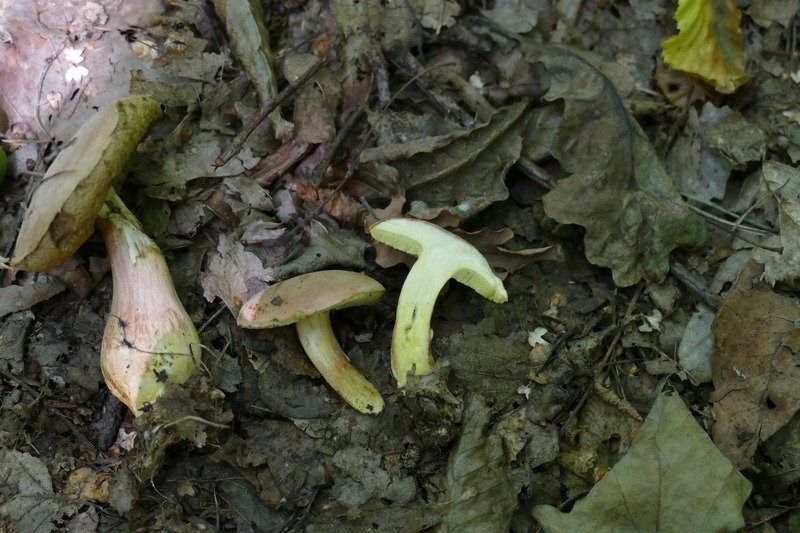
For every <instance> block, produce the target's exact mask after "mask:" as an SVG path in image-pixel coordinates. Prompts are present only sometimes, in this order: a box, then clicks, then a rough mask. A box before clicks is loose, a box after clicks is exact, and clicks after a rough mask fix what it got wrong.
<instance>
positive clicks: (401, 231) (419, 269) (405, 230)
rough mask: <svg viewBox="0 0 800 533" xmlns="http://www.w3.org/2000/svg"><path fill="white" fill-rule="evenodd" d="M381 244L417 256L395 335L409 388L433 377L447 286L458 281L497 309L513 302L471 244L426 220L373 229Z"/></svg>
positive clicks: (399, 375)
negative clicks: (413, 380) (438, 313)
mask: <svg viewBox="0 0 800 533" xmlns="http://www.w3.org/2000/svg"><path fill="white" fill-rule="evenodd" d="M369 232H370V234H371V235H372V237H373V238H375V239H376V240H378V241H380V242H382V243H384V244H388V245H389V246H391V247H392V248H397V249H398V250H400V251H402V252H405V253H407V254H411V255H415V256H417V261H416V262H415V263H414V266H412V267H411V270H410V272H409V273H408V277H407V278H406V280H405V282H404V283H403V288H402V289H401V290H400V298H399V300H398V302H397V316H396V318H395V325H394V333H393V334H392V374H394V377H395V379H396V380H397V386H398V387H401V388H402V387H405V385H406V381H407V377H408V375H409V374H412V375H416V376H421V375H425V374H430V373H431V372H432V371H433V355H432V354H431V338H432V336H433V334H432V332H431V325H430V324H431V316H432V315H433V307H434V305H435V304H436V299H437V297H438V296H439V292H441V290H442V288H443V287H444V284H445V283H447V281H448V280H449V279H455V280H456V281H459V282H461V283H463V284H464V285H466V286H467V287H470V288H472V289H474V290H475V291H476V292H477V293H478V294H480V295H481V296H483V297H484V298H488V299H489V300H491V301H493V302H497V303H503V302H506V301H508V294H507V293H506V290H505V288H504V287H503V282H502V281H501V280H500V278H498V277H497V276H496V275H495V274H494V272H492V268H491V267H490V266H489V263H487V262H486V259H485V258H484V257H483V256H482V255H481V253H480V252H479V251H478V250H477V249H476V248H475V247H474V246H472V245H471V244H469V243H468V242H467V241H465V240H463V239H461V238H460V237H458V236H456V235H454V234H452V233H450V232H449V231H447V230H445V229H442V228H440V227H439V226H436V225H434V224H431V223H429V222H425V221H423V220H414V219H410V218H393V219H389V220H383V221H381V222H378V223H376V224H373V225H372V226H371V227H370V229H369Z"/></svg>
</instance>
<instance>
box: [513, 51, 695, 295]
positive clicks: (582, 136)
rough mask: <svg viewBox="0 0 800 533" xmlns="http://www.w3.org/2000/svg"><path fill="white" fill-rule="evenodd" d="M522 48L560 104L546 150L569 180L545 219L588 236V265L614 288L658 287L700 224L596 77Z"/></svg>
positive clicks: (557, 57) (550, 196) (549, 202)
mask: <svg viewBox="0 0 800 533" xmlns="http://www.w3.org/2000/svg"><path fill="white" fill-rule="evenodd" d="M521 44H522V45H523V50H524V52H525V54H526V57H527V59H528V60H529V61H531V62H539V63H541V64H542V65H543V66H544V68H545V71H546V72H545V75H544V76H543V79H544V80H545V81H546V82H548V83H549V88H548V91H547V94H546V95H545V96H544V98H545V100H547V101H552V102H555V101H556V100H563V119H562V120H561V122H560V123H559V124H558V126H557V128H556V130H555V131H554V132H553V134H552V136H551V138H550V139H549V141H548V142H549V143H550V145H549V146H548V147H547V149H548V151H549V153H551V154H552V155H553V157H555V158H556V159H557V160H558V162H559V164H560V165H561V167H562V169H563V170H564V171H565V172H567V173H569V175H568V176H567V177H565V178H563V179H561V180H559V182H558V184H557V185H556V187H555V188H554V189H553V190H552V191H550V192H549V193H547V194H546V195H545V196H544V197H543V198H542V200H543V202H544V209H545V212H546V213H547V215H548V216H549V217H551V218H553V219H555V220H556V221H557V222H560V223H562V224H579V225H581V226H583V227H585V228H586V236H585V237H584V245H585V248H586V257H587V259H589V261H590V262H591V263H592V264H595V265H599V266H604V267H608V268H610V269H611V270H612V273H613V276H614V283H616V284H617V285H618V286H620V287H627V286H630V285H633V284H634V283H637V282H638V281H639V280H641V279H642V278H644V279H646V280H653V279H656V280H658V279H662V278H663V277H664V276H665V275H666V274H667V271H668V270H669V254H670V252H671V251H672V250H673V249H675V248H678V247H681V246H695V245H698V244H700V243H702V242H703V241H704V240H705V223H704V222H703V220H702V219H700V218H699V217H698V216H697V215H695V214H693V213H692V212H691V211H690V210H689V208H688V207H687V205H686V204H685V202H684V201H683V200H682V199H681V196H680V194H679V193H678V191H677V189H676V188H675V185H674V183H673V182H672V179H671V178H670V176H669V175H668V174H667V172H666V170H665V169H664V166H663V165H662V163H661V161H660V160H659V159H658V156H657V155H656V152H655V150H654V148H653V146H652V145H651V144H650V141H649V140H648V138H647V135H645V133H644V131H643V130H642V128H641V127H640V126H639V124H638V123H637V122H636V121H635V120H634V119H633V118H632V117H630V116H629V114H628V112H627V111H626V110H625V107H624V105H623V104H622V101H621V100H620V98H619V96H618V94H617V92H616V90H615V89H614V86H613V85H612V84H611V82H610V81H609V80H608V79H607V78H606V77H605V76H604V75H603V74H602V73H601V72H600V71H598V70H597V69H595V68H594V67H592V66H591V65H590V64H589V63H587V62H585V61H584V60H583V59H581V58H579V57H578V56H576V55H575V54H573V53H571V52H569V51H567V50H563V49H560V48H557V47H554V46H549V45H542V44H540V43H536V42H534V41H529V40H524V41H521ZM554 105H556V106H562V104H561V103H556V104H554ZM539 142H540V141H539Z"/></svg>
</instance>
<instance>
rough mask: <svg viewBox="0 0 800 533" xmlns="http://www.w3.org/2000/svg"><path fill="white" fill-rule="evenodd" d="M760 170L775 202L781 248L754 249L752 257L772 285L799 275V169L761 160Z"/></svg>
mask: <svg viewBox="0 0 800 533" xmlns="http://www.w3.org/2000/svg"><path fill="white" fill-rule="evenodd" d="M761 172H762V174H763V176H764V182H765V183H766V185H767V189H768V190H769V191H770V192H771V193H772V194H773V195H774V196H775V200H777V203H778V223H779V225H780V232H781V235H780V244H779V247H780V249H781V251H780V252H776V251H773V249H766V248H756V249H754V251H753V258H754V259H755V260H756V261H758V262H759V263H762V264H763V265H764V279H765V280H767V281H768V282H770V283H771V284H772V285H775V283H776V282H778V281H784V280H794V279H797V278H798V277H800V171H798V170H797V169H796V168H793V167H790V166H787V165H783V164H781V163H777V162H775V161H765V162H764V166H763V167H762V169H761ZM776 244H777V243H776Z"/></svg>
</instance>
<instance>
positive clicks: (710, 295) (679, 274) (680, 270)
mask: <svg viewBox="0 0 800 533" xmlns="http://www.w3.org/2000/svg"><path fill="white" fill-rule="evenodd" d="M669 273H670V274H672V277H674V278H675V279H677V280H678V281H679V282H680V283H681V284H682V285H683V286H684V287H686V289H688V291H689V292H691V293H692V294H694V295H695V296H697V297H698V298H700V299H701V300H703V302H705V303H706V304H707V305H708V306H709V307H711V308H712V309H713V310H714V311H718V310H719V308H720V307H722V298H721V297H720V295H719V294H716V293H714V292H712V291H711V290H709V289H708V288H707V287H706V286H705V285H703V284H702V283H700V282H699V281H698V280H697V279H695V277H694V276H692V274H691V273H690V272H689V270H688V269H687V268H686V267H685V266H683V265H682V264H680V263H672V264H671V265H670V267H669Z"/></svg>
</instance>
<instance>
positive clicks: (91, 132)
mask: <svg viewBox="0 0 800 533" xmlns="http://www.w3.org/2000/svg"><path fill="white" fill-rule="evenodd" d="M159 118H161V107H160V106H159V105H158V103H157V102H156V101H155V100H153V99H152V98H150V97H149V96H130V97H128V98H123V99H122V100H119V101H117V102H116V103H115V104H114V105H110V106H107V107H104V108H103V109H101V110H100V111H98V112H97V113H96V114H95V115H94V116H93V117H92V118H91V119H89V120H88V121H87V122H86V123H85V124H84V125H83V126H81V127H80V129H79V130H78V131H77V133H75V135H74V136H73V137H72V139H70V141H69V142H68V143H67V147H66V148H64V150H63V151H62V152H61V153H60V154H58V157H56V158H55V160H54V161H53V163H52V164H51V165H50V168H48V169H47V173H46V174H45V175H44V178H42V182H41V183H40V184H39V186H38V187H37V188H36V190H35V191H34V193H33V196H32V198H31V201H30V203H29V204H28V209H27V210H26V211H25V219H24V220H23V221H22V227H20V230H19V235H18V236H17V244H16V247H15V248H14V255H13V256H12V258H11V267H12V268H17V269H20V270H28V271H30V272H44V271H47V270H50V269H52V268H54V267H56V266H58V265H59V264H61V263H62V262H64V261H65V260H66V259H67V258H68V257H69V256H71V255H72V254H74V253H75V252H76V251H77V250H78V248H80V246H81V245H82V244H83V243H84V242H86V239H88V238H89V236H90V235H91V234H92V233H93V232H94V220H95V218H96V217H97V213H98V211H100V207H101V206H102V205H103V202H105V200H106V195H107V194H108V191H109V189H111V188H112V187H118V186H119V185H120V182H121V181H122V178H123V176H124V170H125V168H126V165H127V163H128V161H129V160H130V158H131V156H132V155H133V153H134V152H135V151H136V147H137V145H138V144H139V142H140V141H141V140H142V139H143V138H144V136H145V135H146V134H147V130H148V129H149V128H150V126H151V125H152V124H153V123H154V122H155V121H156V120H158V119H159Z"/></svg>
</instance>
